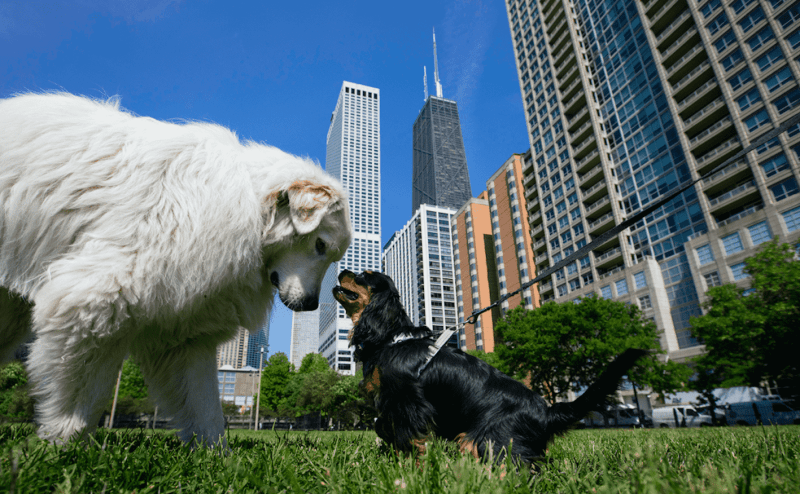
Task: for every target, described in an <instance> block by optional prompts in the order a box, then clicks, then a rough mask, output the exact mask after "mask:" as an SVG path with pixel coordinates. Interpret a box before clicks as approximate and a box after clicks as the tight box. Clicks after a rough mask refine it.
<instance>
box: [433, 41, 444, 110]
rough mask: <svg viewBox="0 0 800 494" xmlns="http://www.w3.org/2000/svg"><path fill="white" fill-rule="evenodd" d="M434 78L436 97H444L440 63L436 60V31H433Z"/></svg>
mask: <svg viewBox="0 0 800 494" xmlns="http://www.w3.org/2000/svg"><path fill="white" fill-rule="evenodd" d="M433 78H434V80H435V81H436V97H437V98H441V97H442V83H441V82H440V81H439V62H438V60H437V59H436V29H434V30H433Z"/></svg>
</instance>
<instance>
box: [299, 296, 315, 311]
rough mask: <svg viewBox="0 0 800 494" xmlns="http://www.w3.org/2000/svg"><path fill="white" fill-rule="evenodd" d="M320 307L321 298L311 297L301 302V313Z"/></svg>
mask: <svg viewBox="0 0 800 494" xmlns="http://www.w3.org/2000/svg"><path fill="white" fill-rule="evenodd" d="M317 307H319V296H316V295H309V296H308V297H305V298H304V299H303V300H301V301H300V309H299V310H300V311H307V310H316V309H317Z"/></svg>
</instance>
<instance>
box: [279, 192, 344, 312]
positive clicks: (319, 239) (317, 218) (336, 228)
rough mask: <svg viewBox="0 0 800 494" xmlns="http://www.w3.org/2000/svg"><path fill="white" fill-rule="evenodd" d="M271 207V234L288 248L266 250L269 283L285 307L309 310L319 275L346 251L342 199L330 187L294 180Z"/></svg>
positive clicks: (341, 194)
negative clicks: (277, 236)
mask: <svg viewBox="0 0 800 494" xmlns="http://www.w3.org/2000/svg"><path fill="white" fill-rule="evenodd" d="M324 181H325V180H323V182H324ZM271 207H272V209H273V210H272V211H271V213H270V214H272V215H274V218H273V220H272V221H273V224H274V225H275V226H274V227H273V229H272V234H279V235H280V234H283V235H285V236H286V237H287V238H289V239H290V242H284V243H283V244H278V245H279V246H280V247H282V248H279V249H276V248H275V245H272V246H270V248H269V249H268V250H269V251H270V253H271V255H270V256H269V257H271V262H270V263H269V264H268V266H267V270H268V276H269V280H270V282H271V283H272V285H273V286H274V287H275V288H276V289H277V290H278V294H279V296H280V299H281V302H283V304H284V305H286V307H288V308H290V309H292V310H294V311H305V310H314V309H316V308H317V307H318V306H319V291H320V286H321V285H322V279H323V278H324V276H325V272H326V271H327V270H328V268H329V267H330V265H331V263H333V262H336V261H338V260H340V259H341V258H342V256H343V255H344V253H345V251H346V250H347V247H348V246H349V245H350V240H351V227H350V219H349V214H348V210H347V198H346V196H345V195H344V192H343V191H342V190H341V189H340V188H339V187H336V186H334V185H333V184H327V183H316V182H313V181H310V180H298V181H295V182H293V183H292V184H291V185H290V186H289V187H288V188H287V189H286V190H283V191H280V192H279V193H278V194H277V197H276V199H275V202H274V204H272V206H271ZM287 244H288V245H287Z"/></svg>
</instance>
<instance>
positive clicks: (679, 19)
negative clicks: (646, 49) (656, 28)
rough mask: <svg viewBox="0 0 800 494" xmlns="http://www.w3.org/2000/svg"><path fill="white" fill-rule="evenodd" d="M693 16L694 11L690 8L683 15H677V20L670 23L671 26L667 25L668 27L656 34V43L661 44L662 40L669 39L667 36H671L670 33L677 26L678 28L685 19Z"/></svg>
mask: <svg viewBox="0 0 800 494" xmlns="http://www.w3.org/2000/svg"><path fill="white" fill-rule="evenodd" d="M691 16H692V12H691V11H690V10H684V11H683V13H682V14H681V15H679V16H678V17H676V18H675V20H674V21H672V23H670V25H669V26H667V27H666V28H664V30H663V31H661V34H659V35H658V36H656V44H657V45H660V44H661V42H662V41H664V40H666V39H667V36H669V35H670V33H672V32H673V31H675V28H677V27H678V26H679V25H680V24H681V23H682V22H683V21H685V20H686V19H688V18H689V17H691ZM668 41H671V40H668ZM665 44H666V43H665Z"/></svg>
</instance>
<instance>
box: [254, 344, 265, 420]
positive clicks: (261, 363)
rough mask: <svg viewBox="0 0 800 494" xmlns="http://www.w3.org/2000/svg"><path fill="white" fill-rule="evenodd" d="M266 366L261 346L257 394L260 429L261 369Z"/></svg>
mask: <svg viewBox="0 0 800 494" xmlns="http://www.w3.org/2000/svg"><path fill="white" fill-rule="evenodd" d="M263 367H264V347H263V346H262V347H261V356H260V357H259V358H258V394H257V395H256V428H255V430H258V411H259V408H260V407H261V369H262V368H263Z"/></svg>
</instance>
